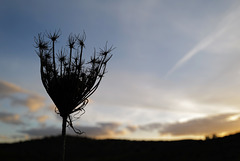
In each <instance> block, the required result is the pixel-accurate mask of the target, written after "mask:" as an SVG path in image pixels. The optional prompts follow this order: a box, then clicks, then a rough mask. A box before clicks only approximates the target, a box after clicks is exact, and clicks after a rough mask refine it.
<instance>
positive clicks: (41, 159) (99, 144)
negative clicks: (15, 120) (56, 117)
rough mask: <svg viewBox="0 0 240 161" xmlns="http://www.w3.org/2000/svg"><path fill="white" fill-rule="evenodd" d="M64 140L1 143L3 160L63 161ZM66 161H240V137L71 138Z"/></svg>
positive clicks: (0, 158) (55, 138) (68, 141)
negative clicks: (151, 139)
mask: <svg viewBox="0 0 240 161" xmlns="http://www.w3.org/2000/svg"><path fill="white" fill-rule="evenodd" d="M60 139H61V138H60V137H48V138H44V139H41V140H32V141H26V142H19V143H13V144H0V160H1V161H59V160H60V159H59V158H60V149H61V146H60V145H61V140H60ZM66 161H240V134H235V135H231V136H227V137H224V138H216V139H211V140H205V141H196V140H195V141H194V140H183V141H168V142H167V141H126V140H93V139H88V138H79V137H68V138H67V151H66Z"/></svg>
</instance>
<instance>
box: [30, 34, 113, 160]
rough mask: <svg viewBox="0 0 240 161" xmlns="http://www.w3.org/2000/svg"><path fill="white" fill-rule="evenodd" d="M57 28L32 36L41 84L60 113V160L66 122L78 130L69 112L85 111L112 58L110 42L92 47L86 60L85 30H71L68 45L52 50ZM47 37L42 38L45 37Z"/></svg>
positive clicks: (78, 131)
mask: <svg viewBox="0 0 240 161" xmlns="http://www.w3.org/2000/svg"><path fill="white" fill-rule="evenodd" d="M60 35H61V34H60V31H55V32H53V33H45V34H42V33H39V34H38V36H37V37H34V41H35V45H36V46H35V47H36V48H38V51H36V52H37V54H38V56H39V58H40V64H41V65H40V72H41V79H42V83H43V86H44V87H45V89H46V91H47V93H48V94H49V96H50V97H51V99H52V100H53V102H54V104H55V105H56V110H55V111H56V112H57V113H58V114H60V116H61V117H62V139H63V151H62V160H65V159H64V158H65V136H66V126H70V127H71V128H72V129H73V130H74V131H75V132H76V133H78V134H81V131H80V130H77V129H75V128H74V127H73V124H72V119H73V116H72V114H75V113H77V112H81V111H82V112H84V107H85V106H86V105H87V103H88V98H89V97H90V96H91V95H92V94H93V93H94V92H95V91H96V89H97V88H98V86H99V84H100V82H101V80H102V78H103V76H104V74H105V71H106V65H107V62H108V61H109V60H110V59H111V57H112V55H111V54H110V53H111V51H112V50H113V49H114V48H113V47H112V46H111V47H109V48H108V47H107V43H106V45H105V47H104V48H103V49H101V48H100V51H99V52H98V53H97V52H96V50H95V49H94V53H93V56H92V57H91V59H90V61H88V62H86V63H85V60H84V59H83V50H84V48H85V39H86V34H85V32H84V33H83V34H82V35H72V34H70V35H69V37H68V40H67V47H68V48H67V49H63V48H62V49H61V50H59V51H58V52H57V53H56V51H55V43H56V42H57V40H58V38H59V37H60ZM46 38H47V39H48V40H45V39H46Z"/></svg>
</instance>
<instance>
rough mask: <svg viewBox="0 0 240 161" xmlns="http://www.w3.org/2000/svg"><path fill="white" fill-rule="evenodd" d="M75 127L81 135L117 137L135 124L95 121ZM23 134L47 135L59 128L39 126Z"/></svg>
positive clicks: (58, 131) (58, 132) (71, 132)
mask: <svg viewBox="0 0 240 161" xmlns="http://www.w3.org/2000/svg"><path fill="white" fill-rule="evenodd" d="M75 128H76V129H79V130H81V131H82V132H84V134H83V135H85V136H87V137H92V138H100V139H104V138H117V137H118V136H124V135H126V134H129V133H131V132H134V131H135V130H136V129H137V128H136V127H135V126H132V125H129V126H123V125H121V124H120V123H116V122H108V123H97V125H96V126H77V127H75ZM20 132H21V133H23V134H27V135H28V136H30V137H42V136H49V135H60V134H61V129H60V128H56V127H53V126H51V127H40V128H33V129H28V130H21V131H20ZM67 134H72V135H74V134H75V133H74V132H73V130H72V129H70V128H68V129H67Z"/></svg>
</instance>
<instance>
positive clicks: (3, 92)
mask: <svg viewBox="0 0 240 161" xmlns="http://www.w3.org/2000/svg"><path fill="white" fill-rule="evenodd" d="M16 94H20V95H21V96H22V95H23V96H24V97H17V96H16ZM0 99H10V101H11V104H12V105H21V106H25V107H27V108H29V110H30V111H31V112H35V111H37V110H38V109H40V108H41V107H43V106H44V105H45V102H44V101H45V98H44V97H42V96H40V95H38V94H36V93H33V92H30V91H28V90H25V89H23V88H21V87H19V86H17V85H15V84H12V83H9V82H6V81H2V80H0Z"/></svg>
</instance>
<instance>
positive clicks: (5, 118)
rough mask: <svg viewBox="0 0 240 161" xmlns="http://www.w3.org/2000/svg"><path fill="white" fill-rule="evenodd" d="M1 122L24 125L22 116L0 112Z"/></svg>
mask: <svg viewBox="0 0 240 161" xmlns="http://www.w3.org/2000/svg"><path fill="white" fill-rule="evenodd" d="M0 121H1V122H3V123H7V124H12V125H20V124H24V123H23V122H22V121H21V118H20V115H18V114H12V113H6V112H0Z"/></svg>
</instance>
